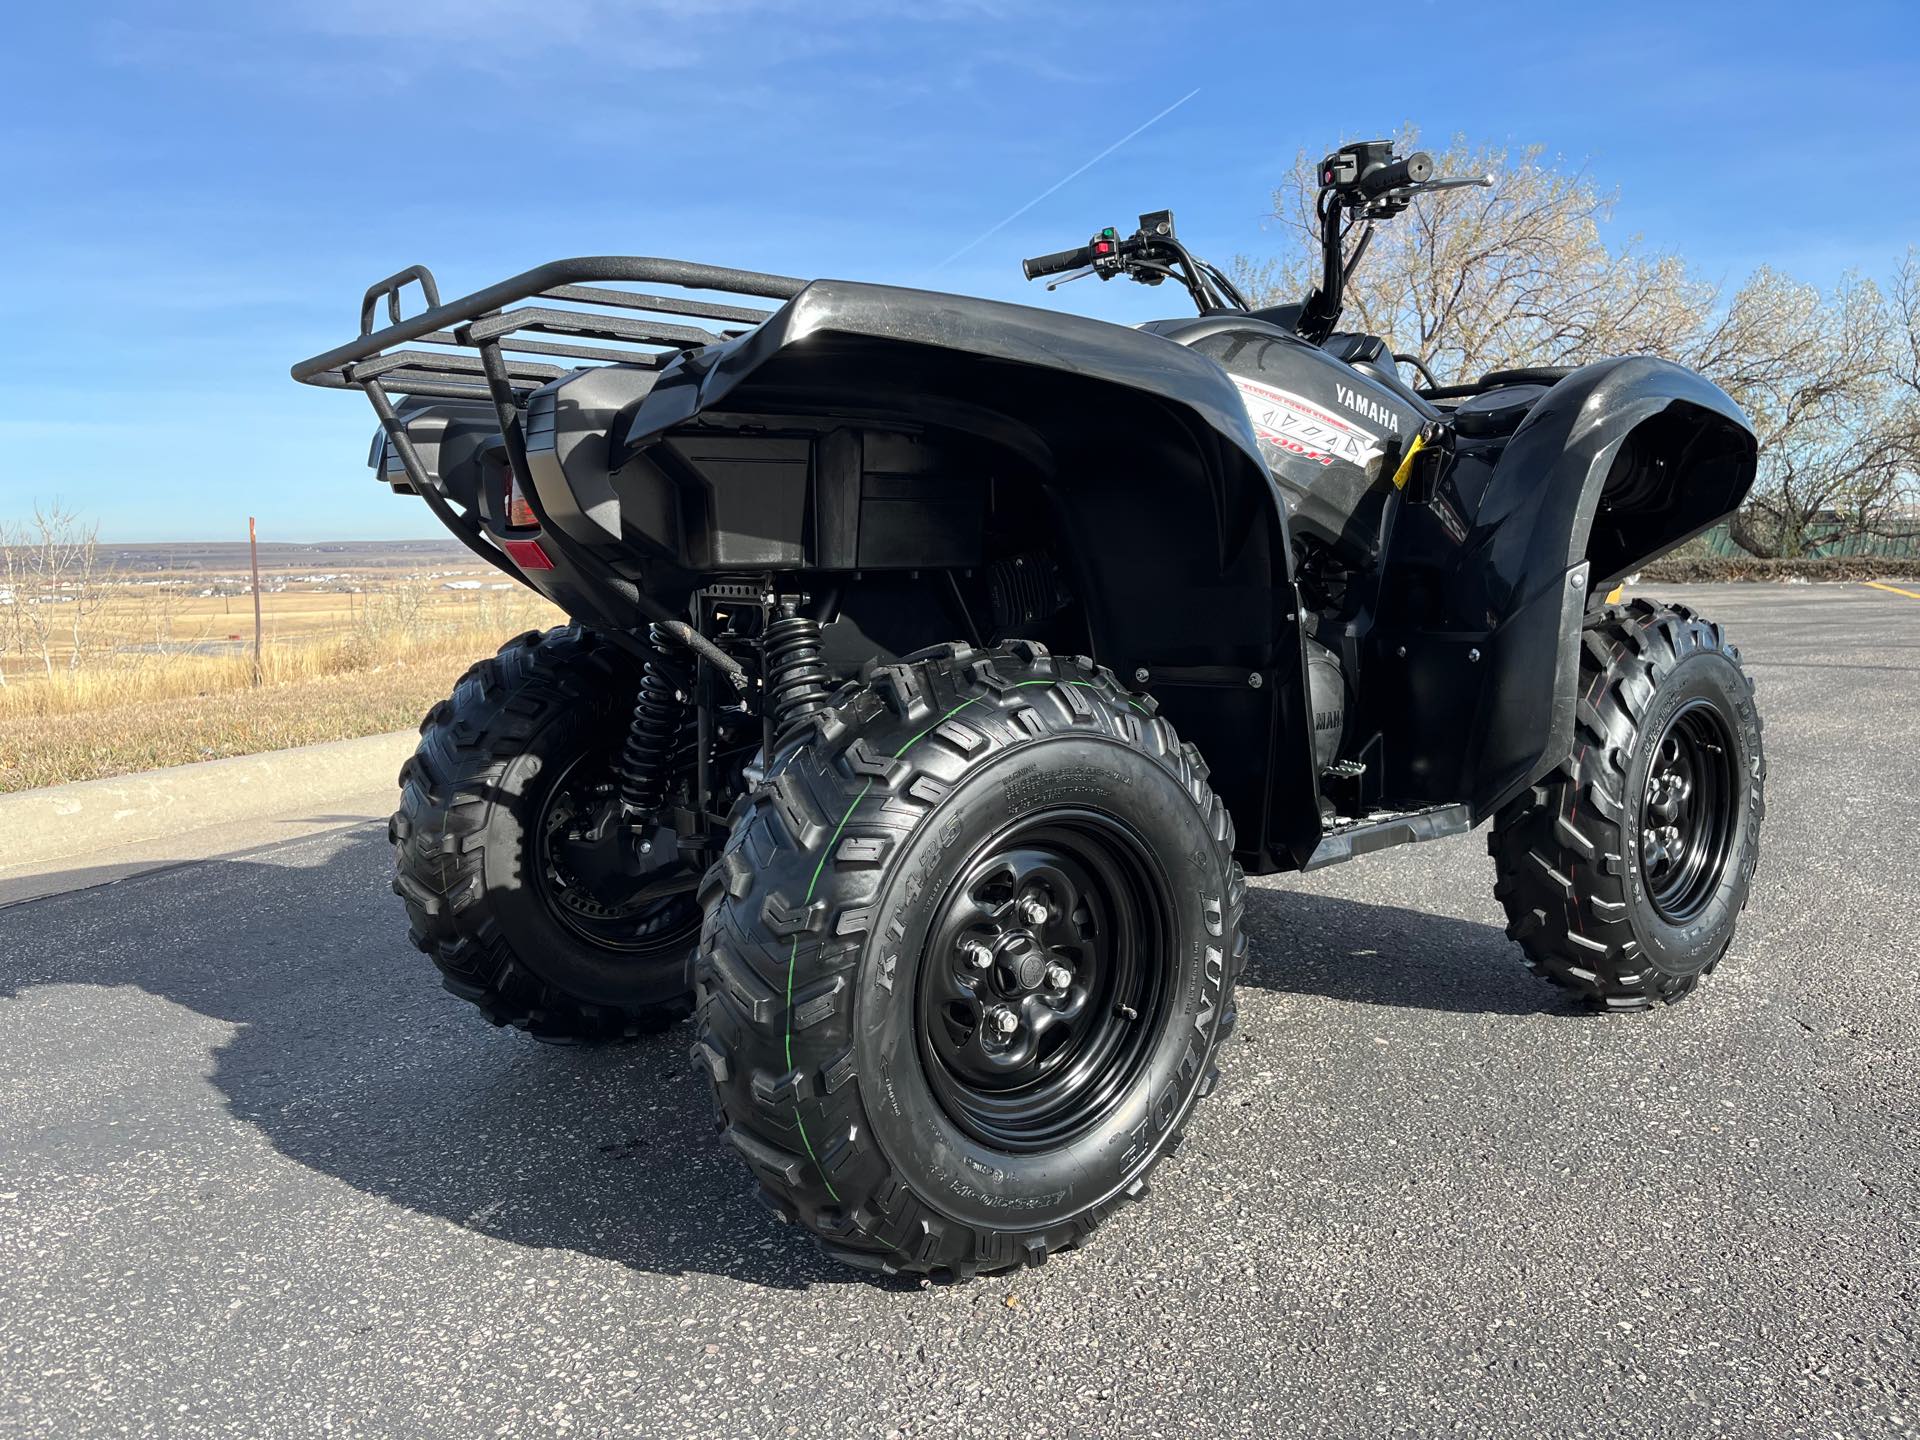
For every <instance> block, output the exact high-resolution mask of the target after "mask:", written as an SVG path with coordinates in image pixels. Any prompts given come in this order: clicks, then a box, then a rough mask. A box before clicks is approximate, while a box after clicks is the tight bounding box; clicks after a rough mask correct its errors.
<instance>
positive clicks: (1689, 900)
mask: <svg viewBox="0 0 1920 1440" xmlns="http://www.w3.org/2000/svg"><path fill="white" fill-rule="evenodd" d="M1765 787H1766V758H1765V753H1764V751H1763V750H1762V747H1761V742H1760V714H1759V711H1758V710H1757V709H1756V708H1755V705H1754V700H1753V682H1752V681H1751V680H1750V679H1748V678H1747V675H1746V672H1745V671H1743V670H1742V669H1741V668H1740V654H1739V651H1737V650H1736V649H1734V647H1733V646H1732V644H1730V643H1729V642H1728V640H1727V637H1726V634H1725V632H1724V631H1722V630H1721V628H1720V627H1719V626H1718V625H1714V624H1712V623H1710V622H1708V621H1706V620H1702V619H1701V618H1700V617H1699V616H1697V615H1695V614H1694V613H1693V612H1692V611H1691V610H1687V609H1684V608H1683V607H1680V606H1677V605H1676V606H1660V605H1656V604H1654V603H1652V602H1651V601H1647V600H1634V601H1631V602H1630V603H1628V604H1626V605H1624V606H1613V607H1609V608H1608V609H1607V610H1606V611H1605V612H1603V613H1602V614H1599V615H1597V616H1595V617H1594V618H1593V619H1592V620H1591V621H1590V622H1589V624H1588V626H1587V629H1586V634H1585V639H1584V644H1583V648H1582V653H1581V669H1580V692H1579V706H1578V710H1577V714H1576V721H1575V736H1574V745H1573V753H1572V754H1571V755H1569V756H1568V757H1567V759H1566V760H1565V761H1564V762H1563V763H1562V764H1561V765H1560V766H1559V767H1558V768H1557V769H1555V770H1554V771H1553V772H1552V773H1550V774H1548V775H1547V776H1546V777H1544V778H1543V779H1542V780H1541V781H1539V782H1538V783H1537V784H1535V785H1533V786H1531V787H1529V788H1528V790H1527V791H1526V792H1524V793H1523V794H1522V795H1520V796H1519V797H1518V798H1516V799H1515V800H1513V801H1512V802H1510V803H1509V804H1508V805H1507V806H1505V807H1504V808H1503V809H1502V810H1501V812H1500V814H1499V816H1498V817H1497V819H1496V820H1495V822H1494V827H1493V834H1492V836H1491V837H1490V838H1489V841H1488V848H1489V849H1490V850H1491V851H1492V853H1493V856H1494V868H1495V874H1496V883H1495V887H1494V893H1495V894H1496V895H1497V896H1498V897H1499V898H1500V901H1501V903H1502V904H1503V905H1504V906H1505V908H1506V911H1507V918H1508V925H1507V934H1508V935H1510V936H1512V937H1513V938H1514V939H1515V940H1517V941H1519V942H1520V945H1521V948H1522V949H1523V950H1524V951H1525V953H1526V956H1527V961H1528V963H1529V964H1530V965H1531V966H1532V967H1533V968H1534V969H1535V970H1536V971H1537V972H1539V973H1540V974H1542V975H1544V976H1545V977H1546V978H1547V979H1549V980H1552V981H1554V982H1555V983H1557V984H1560V985H1564V986H1566V987H1568V988H1570V989H1572V990H1575V991H1577V992H1579V993H1580V994H1581V995H1583V996H1585V997H1586V998H1587V999H1588V1000H1590V1001H1591V1002H1593V1003H1594V1004H1596V1005H1598V1006H1600V1007H1602V1008H1605V1009H1611V1010H1635V1009H1644V1008H1646V1007H1647V1006H1649V1005H1651V1004H1653V1003H1654V1002H1655V1001H1666V1002H1668V1003H1671V1002H1673V1001H1676V1000H1680V999H1684V998H1685V997H1686V996H1687V995H1690V994H1691V993H1692V992H1693V990H1694V989H1695V987H1696V986H1697V985H1698V984H1699V982H1700V979H1701V977H1702V976H1704V975H1706V974H1707V973H1708V972H1710V971H1711V970H1712V969H1713V968H1714V967H1715V966H1716V965H1718V964H1719V963H1720V960H1721V958H1722V957H1723V956H1724V955H1725V954H1726V953H1727V949H1728V947H1729V946H1730V945H1731V944H1732V943H1733V935H1734V927H1735V923H1736V922H1737V920H1738V919H1739V915H1740V911H1741V910H1742V909H1743V908H1745V906H1746V903H1747V896H1748V893H1749V890H1750V888H1751V884H1752V879H1753V870H1754V866H1755V864H1756V863H1757V861H1758V858H1759V853H1760V823H1761V819H1762V817H1763V816H1764V815H1765V813H1766V800H1765Z"/></svg>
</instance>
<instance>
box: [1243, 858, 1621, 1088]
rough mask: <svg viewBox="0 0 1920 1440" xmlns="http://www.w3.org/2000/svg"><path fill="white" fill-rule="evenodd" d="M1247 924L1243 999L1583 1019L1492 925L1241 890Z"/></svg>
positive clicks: (1573, 1002)
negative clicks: (1273, 996)
mask: <svg viewBox="0 0 1920 1440" xmlns="http://www.w3.org/2000/svg"><path fill="white" fill-rule="evenodd" d="M1246 923H1247V939H1248V943H1249V954H1248V957H1247V972H1246V974H1245V975H1243V976H1242V977H1241V979H1240V988H1241V990H1242V992H1243V993H1244V992H1245V991H1246V990H1247V989H1248V988H1249V987H1251V988H1254V989H1260V990H1275V991H1281V992H1284V993H1288V994H1295V995H1324V996H1326V997H1327V998H1328V999H1331V1000H1345V1001H1350V1002H1353V1003H1355V1004H1359V1005H1385V1006H1391V1007H1395V1008H1399V1009H1408V1010H1446V1011H1454V1012H1458V1013H1463V1014H1472V1015H1565V1016H1567V1017H1569V1018H1579V1017H1585V1016H1588V1015H1589V1014H1590V1012H1589V1011H1588V1010H1587V1008H1586V1007H1585V1005H1584V1004H1583V1003H1582V1002H1581V1001H1580V1000H1579V999H1578V998H1577V997H1576V996H1574V995H1572V994H1571V993H1570V992H1568V991H1565V990H1561V989H1558V988H1556V987H1554V986H1552V985H1548V984H1546V983H1544V982H1543V981H1541V980H1538V979H1536V978H1535V977H1534V976H1532V975H1529V974H1528V973H1527V971H1526V969H1525V967H1524V965H1523V963H1522V957H1521V953H1520V947H1519V946H1517V945H1515V944H1514V943H1513V942H1512V941H1511V940H1509V939H1507V937H1506V933H1505V932H1504V931H1503V930H1501V929H1500V928H1499V927H1498V926H1494V925H1483V924H1480V923H1478V922H1477V921H1472V920H1459V919H1455V918H1453V917H1451V916H1445V915H1435V914H1434V913H1432V912H1431V911H1427V910H1405V909H1401V908H1399V907H1398V906H1393V905H1373V904H1368V903H1366V902H1364V901H1358V900H1346V899H1341V898H1340V897H1338V896H1333V895H1321V894H1314V893H1311V892H1307V891H1301V890H1293V889H1285V888H1268V887H1265V886H1250V887H1249V888H1248V890H1247V921H1246ZM1227 1079H1228V1081H1229V1083H1230V1082H1231V1080H1232V1076H1231V1075H1230V1074H1229V1075H1228V1077H1227Z"/></svg>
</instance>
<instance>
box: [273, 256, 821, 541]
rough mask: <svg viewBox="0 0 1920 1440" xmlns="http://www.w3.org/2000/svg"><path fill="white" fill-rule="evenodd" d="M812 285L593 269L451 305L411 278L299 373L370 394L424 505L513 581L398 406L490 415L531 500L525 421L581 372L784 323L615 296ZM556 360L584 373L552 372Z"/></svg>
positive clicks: (702, 306)
mask: <svg viewBox="0 0 1920 1440" xmlns="http://www.w3.org/2000/svg"><path fill="white" fill-rule="evenodd" d="M806 284H807V282H806V281H804V280H797V279H794V278H793V277H792V276H788V275H767V274H762V273H761V272H759V271H755V270H733V269H728V268H726V267H724V266H719V265H699V264H695V263H694V262H692V261H688V260H660V259H652V258H649V257H646V256H638V255H593V256H584V257H581V258H578V259H573V260H555V261H552V262H550V263H548V264H545V265H540V266H536V267H535V268H534V269H532V270H528V271H525V272H523V273H522V274H519V275H515V276H513V277H512V278H511V279H508V280H502V281H501V282H500V283H499V284H497V285H489V286H487V287H486V288H485V289H484V290H476V291H474V292H473V293H472V294H471V295H467V296H463V297H462V298H460V299H458V300H450V301H448V302H446V303H445V304H442V303H441V300H440V287H439V285H438V284H436V283H435V281H434V278H433V272H432V271H430V270H428V269H427V267H426V266H424V265H410V266H408V267H407V268H406V269H405V270H402V271H400V272H399V273H398V274H395V275H390V276H388V277H387V278H386V279H385V280H381V281H379V282H377V283H376V284H373V285H370V286H368V287H367V293H366V295H365V296H364V297H363V298H362V300H361V302H360V334H359V337H358V338H357V339H354V340H351V341H349V342H348V343H347V344H345V345H340V346H336V347H335V348H334V349H332V350H329V351H327V352H326V353H324V354H321V355H315V356H314V357H312V358H311V359H308V360H302V361H301V362H300V363H299V364H298V365H295V366H294V367H293V378H294V379H295V380H298V381H300V382H301V383H302V384H306V385H320V386H324V387H327V388H329V389H335V390H360V391H364V392H365V394H366V396H367V399H368V401H369V402H371V404H372V405H373V410H374V413H375V414H376V415H377V416H379V418H380V427H381V429H382V430H384V431H385V432H386V435H387V440H388V443H389V444H390V445H392V446H393V448H394V451H395V453H397V454H398V455H399V457H400V462H401V464H402V465H403V466H404V467H405V469H406V472H407V479H408V480H409V481H410V482H411V484H412V486H413V489H414V490H415V492H416V493H418V494H419V495H420V496H421V498H422V499H424V500H425V501H426V502H427V504H428V506H429V507H430V508H431V509H432V510H433V512H434V515H435V516H436V517H437V518H438V519H439V520H440V522H441V523H442V524H443V525H445V526H447V528H449V529H450V530H452V531H453V532H454V533H455V534H456V535H458V536H459V537H460V538H461V539H462V540H464V541H465V542H466V544H467V546H468V547H469V548H470V549H472V550H473V551H474V553H476V554H477V555H479V556H480V557H481V558H483V559H485V560H486V561H488V562H489V563H490V564H493V565H497V566H499V567H500V568H502V569H504V570H508V571H509V573H512V571H511V567H510V566H509V565H508V564H507V562H506V561H505V559H504V557H503V556H502V555H501V554H500V551H499V550H498V549H497V548H495V547H494V546H493V545H492V544H491V543H490V542H489V541H488V539H487V537H486V534H485V532H484V531H483V530H482V528H481V527H480V526H479V525H478V524H477V523H476V522H475V521H474V519H473V518H472V517H471V516H467V515H463V514H461V513H460V512H459V511H457V510H456V509H455V508H454V507H453V505H452V503H451V502H450V501H449V500H448V499H447V497H446V496H445V495H444V494H442V493H441V490H440V487H439V486H438V485H437V484H435V483H434V479H433V477H432V476H431V475H429V474H428V472H427V469H426V466H425V465H424V464H423V463H422V462H421V459H420V456H419V454H418V452H417V451H416V450H415V449H414V446H413V442H412V440H411V439H410V438H409V437H408V435H407V430H406V426H405V425H404V423H402V421H401V419H400V417H399V415H398V413H397V412H396V410H395V409H394V404H393V399H392V396H393V395H394V394H399V395H404V396H410V397H412V396H424V397H427V398H430V399H445V400H479V401H483V402H486V401H490V402H491V403H492V405H493V407H494V409H495V412H496V413H497V415H498V417H499V421H500V433H501V437H502V439H503V441H504V444H505V448H506V458H507V463H508V465H509V467H510V468H511V469H512V471H513V475H514V478H515V479H516V480H517V481H518V482H519V484H520V487H521V489H522V492H523V493H526V494H529V495H530V494H532V493H533V490H534V486H533V481H532V477H531V475H530V474H529V473H528V470H527V453H526V438H525V436H524V434H523V433H522V429H521V423H520V416H521V410H522V407H523V406H524V404H525V402H526V397H527V396H528V395H529V394H531V393H532V392H533V391H535V390H537V389H539V388H540V387H541V386H543V385H545V384H547V383H548V382H549V381H552V380H557V379H559V378H560V377H561V376H563V375H566V374H569V373H571V371H572V370H575V369H579V368H581V367H582V366H583V365H639V366H644V367H647V368H650V369H656V370H657V369H660V368H661V367H663V366H664V365H666V364H667V363H668V362H669V361H671V360H673V359H674V358H675V357H676V356H678V355H681V354H684V353H685V352H687V351H689V350H697V349H699V348H701V347H702V346H705V345H713V344H718V343H720V342H722V341H726V340H730V339H733V338H734V337H736V336H739V335H744V334H745V333H747V331H749V330H751V329H752V328H753V327H754V326H756V325H758V324H759V323H760V322H761V321H763V320H765V319H767V318H768V317H769V316H770V315H772V314H773V313H774V312H773V311H771V310H763V309H760V308H758V307H755V306H748V305H734V304H728V303H724V302H722V301H717V300H709V299H705V298H701V297H699V296H695V295H688V296H670V295H654V294H642V293H640V292H638V291H633V290H621V289H612V288H608V287H610V286H615V285H669V286H673V287H676V288H678V289H682V290H690V291H703V292H707V293H709V294H718V295H745V296H753V297H757V298H760V299H767V300H782V301H784V300H791V299H792V298H793V297H794V296H796V295H798V294H799V293H800V292H801V291H802V290H803V289H805V288H806ZM409 285H418V286H419V287H420V291H421V294H422V295H423V297H424V298H425V300H426V305H427V308H426V309H425V310H423V311H421V312H420V313H419V314H418V315H415V316H413V317H412V318H411V319H407V318H403V316H402V314H401V307H400V296H401V292H402V291H404V290H405V289H406V288H407V287H408V286H409ZM383 300H384V301H385V302H386V307H387V317H388V320H389V322H390V323H389V324H388V325H387V326H386V328H385V329H382V330H375V329H374V328H373V324H374V317H375V315H376V314H377V313H378V311H379V308H380V303H381V301H383ZM523 302H532V303H523ZM662 316H667V317H672V318H670V319H662V318H660V317H662ZM688 321H704V322H707V323H705V324H690V323H686V322H688ZM583 342H586V343H583ZM549 359H557V360H568V361H573V362H575V363H574V364H573V365H571V366H561V365H554V364H550V363H547V361H548V360H549Z"/></svg>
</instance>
